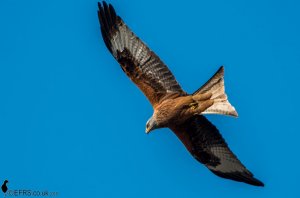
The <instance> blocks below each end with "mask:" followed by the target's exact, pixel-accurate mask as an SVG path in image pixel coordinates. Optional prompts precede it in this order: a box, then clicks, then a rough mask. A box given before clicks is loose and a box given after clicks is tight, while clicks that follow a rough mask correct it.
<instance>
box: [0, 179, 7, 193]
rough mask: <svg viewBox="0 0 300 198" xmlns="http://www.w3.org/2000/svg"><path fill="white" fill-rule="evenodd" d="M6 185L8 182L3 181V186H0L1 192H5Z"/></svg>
mask: <svg viewBox="0 0 300 198" xmlns="http://www.w3.org/2000/svg"><path fill="white" fill-rule="evenodd" d="M7 183H8V181H7V180H5V181H4V182H3V184H2V186H1V189H2V191H3V192H4V193H6V191H7V190H8V188H7V186H6V184H7Z"/></svg>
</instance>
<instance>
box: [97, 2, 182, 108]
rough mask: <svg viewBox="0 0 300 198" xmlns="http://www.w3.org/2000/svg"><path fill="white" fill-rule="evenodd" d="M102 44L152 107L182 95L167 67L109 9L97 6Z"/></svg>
mask: <svg viewBox="0 0 300 198" xmlns="http://www.w3.org/2000/svg"><path fill="white" fill-rule="evenodd" d="M98 7H99V10H98V17H99V21H100V26H101V33H102V37H103V40H104V42H105V44H106V47H107V48H108V50H109V51H110V52H111V53H112V55H113V56H114V57H115V59H116V60H117V61H118V62H119V63H120V65H121V67H122V69H123V71H124V72H125V73H126V74H127V75H128V77H129V78H130V79H131V80H132V81H133V82H134V83H135V84H136V85H137V86H138V87H139V88H140V89H141V90H142V91H143V93H144V94H145V95H146V97H147V98H148V99H149V100H150V102H151V104H152V105H153V106H155V105H156V104H158V103H159V101H161V99H162V98H165V97H166V96H167V95H169V94H170V95H173V94H174V93H179V94H183V93H184V92H183V90H182V89H181V87H180V85H179V84H178V83H177V81H176V79H175V77H174V76H173V74H172V73H171V71H170V70H169V69H168V67H167V66H166V65H165V64H164V63H163V62H162V61H161V60H160V59H159V57H158V56H157V55H156V54H155V53H154V52H153V51H151V50H150V49H149V48H148V47H147V46H146V45H145V44H144V43H143V42H142V41H141V40H140V39H139V38H138V37H137V36H136V35H135V34H134V33H133V32H132V31H131V30H130V29H129V27H128V26H127V25H126V24H125V23H124V22H123V20H122V19H121V18H120V17H119V16H118V15H116V12H115V10H114V8H113V7H112V5H110V4H109V5H107V4H106V3H105V2H103V4H101V3H98Z"/></svg>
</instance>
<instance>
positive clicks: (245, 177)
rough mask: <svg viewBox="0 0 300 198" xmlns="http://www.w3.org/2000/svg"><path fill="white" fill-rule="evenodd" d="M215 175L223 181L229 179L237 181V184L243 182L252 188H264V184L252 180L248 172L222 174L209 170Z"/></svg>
mask: <svg viewBox="0 0 300 198" xmlns="http://www.w3.org/2000/svg"><path fill="white" fill-rule="evenodd" d="M211 171H212V172H213V173H214V174H215V175H217V176H219V177H222V178H225V179H231V180H234V181H238V182H244V183H246V184H250V185H253V186H260V187H263V186H265V185H264V183H262V182H261V181H259V180H258V179H256V178H254V177H253V175H252V174H251V173H250V172H248V173H246V172H230V173H223V172H220V171H214V170H211Z"/></svg>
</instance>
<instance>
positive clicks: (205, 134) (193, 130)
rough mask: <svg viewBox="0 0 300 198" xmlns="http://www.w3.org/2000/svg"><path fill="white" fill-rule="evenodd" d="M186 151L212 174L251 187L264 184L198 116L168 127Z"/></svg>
mask: <svg viewBox="0 0 300 198" xmlns="http://www.w3.org/2000/svg"><path fill="white" fill-rule="evenodd" d="M170 128H171V129H172V130H173V131H174V133H175V134H176V135H177V137H178V138H179V139H180V140H181V141H182V142H183V143H184V145H185V147H186V148H187V149H188V150H189V152H190V153H191V154H192V155H193V156H194V157H195V158H196V159H197V160H198V161H199V162H201V163H203V164H204V165H205V166H206V167H207V168H209V170H210V171H212V172H213V173H214V174H216V175H218V176H220V177H223V178H227V179H232V180H235V181H240V182H245V183H248V184H251V185H255V186H263V185H264V184H263V183H262V182H261V181H259V180H258V179H255V178H254V177H253V174H252V173H251V172H250V171H249V170H247V168H246V167H245V166H244V165H243V164H242V163H241V162H240V161H239V160H238V159H237V157H236V156H235V155H234V154H233V153H232V151H231V150H230V149H229V147H228V146H227V144H226V142H225V140H224V139H223V138H222V136H221V134H220V133H219V131H218V129H217V128H216V127H215V126H214V125H213V124H212V123H211V122H210V121H208V120H207V119H206V118H205V117H204V116H202V115H195V116H193V117H192V118H190V119H189V120H187V121H186V122H185V123H183V124H181V125H174V126H172V127H170Z"/></svg>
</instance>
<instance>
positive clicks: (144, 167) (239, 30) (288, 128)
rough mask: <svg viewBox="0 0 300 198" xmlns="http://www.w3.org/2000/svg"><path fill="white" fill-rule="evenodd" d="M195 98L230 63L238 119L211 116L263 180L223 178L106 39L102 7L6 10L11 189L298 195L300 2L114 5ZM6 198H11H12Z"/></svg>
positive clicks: (87, 2) (4, 171)
mask: <svg viewBox="0 0 300 198" xmlns="http://www.w3.org/2000/svg"><path fill="white" fill-rule="evenodd" d="M109 2H110V3H112V4H113V5H114V7H115V9H116V11H117V13H118V14H119V15H120V16H121V17H122V18H123V19H124V21H125V22H126V23H127V24H128V25H129V26H130V27H131V29H132V30H133V31H134V32H135V33H136V34H137V35H138V36H139V37H140V38H141V39H142V40H143V41H145V42H146V43H147V44H148V45H149V46H150V47H151V48H152V49H153V50H154V51H155V52H156V53H157V54H158V55H159V56H160V57H161V58H162V60H164V62H165V63H166V64H167V65H168V66H169V68H170V69H171V70H172V72H173V73H174V75H175V76H176V78H177V80H178V81H179V83H180V84H181V85H182V87H183V88H184V89H185V90H186V91H187V92H189V93H191V92H193V91H194V90H196V89H197V88H199V87H200V86H201V85H202V84H203V83H204V82H205V81H206V80H207V79H208V78H210V77H211V75H212V74H213V73H214V72H215V71H216V70H217V69H218V68H219V66H221V65H224V66H225V84H226V91H227V93H228V95H229V99H230V101H231V103H232V104H233V105H234V106H235V107H236V109H237V110H238V113H239V116H240V117H239V118H238V119H234V118H231V117H224V116H209V119H210V120H211V121H212V122H213V123H214V124H215V125H216V126H217V127H218V128H219V130H220V132H221V133H222V135H223V136H224V138H225V139H226V141H227V143H228V144H229V146H230V148H231V149H232V150H233V151H234V152H235V154H236V155H237V156H238V157H239V159H240V160H241V161H242V162H243V163H244V164H245V165H246V166H247V167H248V168H249V170H251V171H252V172H253V173H254V175H255V176H256V177H257V178H258V179H260V180H262V181H263V182H264V183H265V185H266V186H265V188H257V187H253V186H249V185H246V184H243V183H237V182H233V181H229V180H225V179H221V178H218V177H217V176H215V175H213V174H212V173H211V172H209V171H208V170H207V169H206V168H205V167H204V166H203V165H201V164H199V163H198V162H197V161H196V160H194V159H193V158H192V157H191V155H190V154H189V153H188V152H187V151H186V150H185V148H184V146H183V145H182V144H181V142H180V141H178V140H177V138H176V136H175V135H174V134H173V133H172V132H170V130H168V129H161V130H157V131H154V132H153V133H152V134H150V135H146V134H145V132H144V130H145V123H146V121H147V119H148V118H149V117H150V116H151V115H152V107H151V105H150V103H149V102H148V101H147V100H146V98H145V97H144V95H143V94H142V93H141V92H140V91H139V90H138V89H137V88H136V87H135V86H134V84H133V83H131V81H130V80H129V79H128V78H127V77H126V75H125V74H124V73H123V71H122V70H121V69H120V67H119V65H118V63H117V62H116V61H115V60H114V59H113V57H112V56H111V55H110V54H109V52H108V50H107V49H106V47H105V45H104V42H103V41H102V38H101V35H100V30H99V23H98V18H97V1H95V0H80V1H79V0H75V1H74V0H72V1H71V0H64V1H61V0H52V1H44V0H26V1H17V0H1V1H0V27H1V28H0V134H1V138H0V150H1V164H0V183H2V182H3V181H4V180H5V179H8V180H9V184H8V186H9V188H10V189H32V190H45V189H46V190H49V191H58V192H59V195H58V196H59V197H105V198H109V197H128V198H129V197H130V198H135V197H137V198H140V197H172V198H175V197H189V198H193V197H197V198H198V197H224V198H225V197H230V198H232V197H243V198H247V197H249V198H250V197H251V198H253V197H256V198H259V197H299V196H300V193H299V176H300V171H299V167H298V166H299V162H300V160H299V151H300V149H299V138H300V131H299V127H298V124H299V115H298V112H299V110H300V109H299V102H298V101H299V95H300V94H299V91H300V90H299V87H298V85H299V82H298V81H299V72H300V37H299V35H300V22H299V19H300V12H299V10H300V4H299V1H296V0H294V1H293V0H287V1H279V0H272V1H271V0H270V1H259V0H253V1H238V0H236V1H227V0H212V1H196V0H186V1H175V0H174V1H161V0H151V1H146V0H145V1H139V0H126V1H125V0H124V1H121V0H111V1H109ZM1 196H2V195H1Z"/></svg>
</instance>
